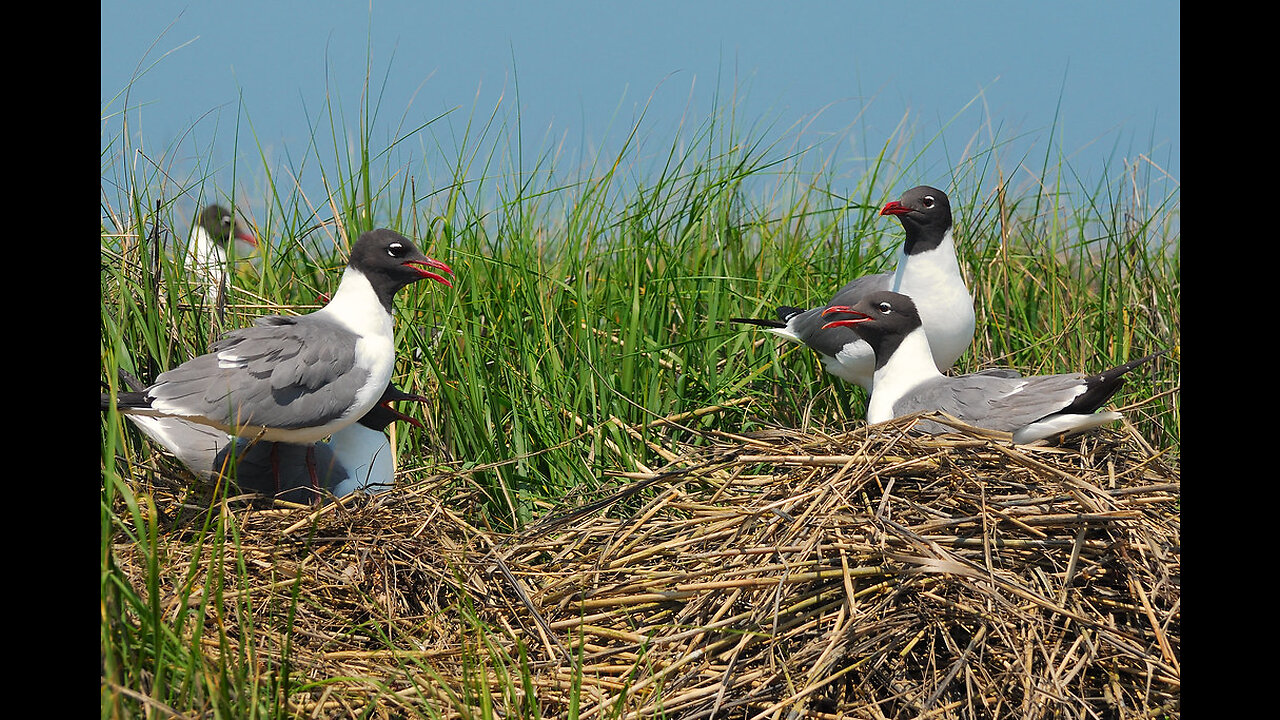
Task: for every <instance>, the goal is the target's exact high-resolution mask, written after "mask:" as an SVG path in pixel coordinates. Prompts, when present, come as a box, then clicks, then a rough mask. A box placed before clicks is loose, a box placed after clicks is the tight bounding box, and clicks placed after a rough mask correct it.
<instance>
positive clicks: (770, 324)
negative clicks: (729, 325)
mask: <svg viewBox="0 0 1280 720" xmlns="http://www.w3.org/2000/svg"><path fill="white" fill-rule="evenodd" d="M729 322H735V323H743V324H746V325H759V326H760V327H767V328H782V327H786V326H787V324H786V323H784V322H778V321H777V320H765V319H764V318H729Z"/></svg>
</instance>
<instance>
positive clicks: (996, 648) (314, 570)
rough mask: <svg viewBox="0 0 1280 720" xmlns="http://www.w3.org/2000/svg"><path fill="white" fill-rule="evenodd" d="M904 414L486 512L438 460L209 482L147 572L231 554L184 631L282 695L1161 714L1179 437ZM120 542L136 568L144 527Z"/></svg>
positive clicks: (941, 712) (707, 451) (576, 706)
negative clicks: (1049, 432) (273, 496)
mask: <svg viewBox="0 0 1280 720" xmlns="http://www.w3.org/2000/svg"><path fill="white" fill-rule="evenodd" d="M905 427H906V425H905V424H904V423H893V424H889V425H887V426H880V427H876V428H871V429H868V428H866V427H865V426H860V427H856V428H854V429H852V430H849V431H842V432H840V433H821V432H808V433H801V432H788V431H779V432H771V433H767V434H757V435H754V436H750V437H746V436H731V435H726V434H717V435H716V436H715V438H713V439H710V440H706V439H704V440H703V442H702V443H701V444H699V445H697V446H688V447H683V446H679V445H677V444H675V443H674V442H671V443H668V444H667V445H665V446H664V451H665V455H666V456H667V457H668V460H669V465H668V466H667V467H666V468H665V469H663V470H661V471H658V472H638V473H632V474H629V476H628V477H625V478H621V479H620V482H619V486H618V489H617V490H616V491H615V492H614V493H613V494H612V495H607V496H600V497H592V498H586V497H580V498H572V499H570V501H569V502H566V503H565V504H563V505H561V506H558V507H556V508H554V509H552V510H551V511H550V512H549V513H547V514H546V515H545V516H544V518H543V519H541V520H539V521H538V522H536V523H534V524H532V525H530V526H528V527H527V528H526V529H524V530H523V531H521V532H519V533H517V534H503V533H497V532H494V531H491V530H489V529H486V528H484V527H478V526H476V525H475V524H474V523H475V521H474V519H473V518H474V515H472V514H469V513H468V512H467V507H466V501H465V496H459V495H458V494H457V493H456V492H448V493H446V492H444V491H443V489H444V488H445V487H451V488H456V487H458V486H459V484H460V483H458V482H457V479H458V478H457V475H456V474H455V475H437V476H434V477H432V478H429V479H424V480H420V481H417V482H414V483H411V484H408V485H406V486H404V487H400V488H397V489H395V490H393V491H390V492H386V493H383V494H380V495H377V496H373V497H370V498H366V497H363V496H359V497H356V498H349V499H344V500H343V501H342V502H340V503H338V504H334V505H329V506H326V507H323V508H320V509H316V508H306V507H278V508H275V509H269V510H263V509H259V508H252V507H248V506H244V505H238V504H236V503H231V502H224V503H221V504H220V508H221V509H220V512H222V513H224V514H225V515H228V516H230V515H234V517H235V524H236V528H237V529H236V532H237V533H238V536H239V537H238V542H237V543H235V545H234V547H233V546H230V545H223V546H216V545H214V544H211V543H191V542H188V541H185V540H184V539H183V538H182V537H180V533H174V536H173V537H170V538H168V539H167V540H163V542H165V543H166V547H164V549H163V552H161V553H159V554H160V555H161V556H162V557H164V558H165V560H164V562H165V563H166V565H167V566H168V568H170V569H168V570H167V569H166V568H162V569H161V574H162V576H163V578H168V579H169V580H172V582H173V585H172V586H170V587H168V588H167V590H168V592H169V593H170V594H171V595H170V596H171V597H172V596H173V593H175V592H176V590H177V587H178V585H179V584H181V583H186V584H194V585H195V586H197V587H198V586H201V585H202V584H210V583H208V582H207V578H203V577H196V578H192V576H191V573H192V572H193V568H195V571H194V572H195V573H196V575H205V574H209V573H213V572H215V568H228V567H232V566H233V565H235V566H238V567H239V568H240V570H239V571H238V572H239V573H240V575H239V576H238V578H239V579H238V580H237V582H239V583H241V585H240V586H237V587H236V589H235V591H234V592H231V591H230V589H228V591H227V594H226V595H224V596H221V597H220V598H219V602H222V603H224V604H225V603H233V602H236V600H235V599H234V598H240V600H241V601H242V602H244V601H247V603H248V604H249V605H250V606H251V610H250V611H249V612H250V615H251V618H252V622H251V623H249V625H250V626H251V627H252V632H251V633H244V632H243V630H244V628H245V627H246V623H244V622H240V623H235V622H230V621H224V622H222V623H217V622H213V621H209V622H206V623H205V624H204V626H203V627H201V628H200V630H199V632H202V633H203V634H204V635H205V638H204V640H205V645H206V647H208V648H210V649H209V650H208V652H209V653H210V654H211V655H216V654H217V653H238V654H240V655H248V656H249V657H256V658H257V659H258V662H259V663H263V662H265V661H268V660H270V661H272V662H274V664H275V666H276V667H280V666H281V665H282V664H283V665H287V666H288V667H289V668H291V670H290V672H291V673H292V675H291V680H292V681H293V685H292V686H291V687H292V688H293V689H292V691H291V693H290V694H289V696H288V702H289V703H290V705H291V706H292V708H291V714H296V715H298V716H304V715H305V716H307V717H347V716H356V715H358V716H361V717H402V716H405V715H406V714H411V715H416V714H418V713H420V712H422V711H423V708H424V707H428V708H430V712H431V713H432V716H439V717H470V716H472V711H473V710H475V709H478V708H486V707H488V708H494V709H496V710H497V714H498V715H499V716H507V717H510V716H514V715H521V716H533V714H534V713H533V712H530V710H531V709H532V708H534V707H536V709H537V711H538V712H539V713H540V715H541V717H547V718H550V717H564V716H566V715H568V714H569V713H570V712H571V709H572V710H573V711H576V712H577V716H578V717H580V718H650V717H656V716H662V717H671V718H712V717H715V718H879V717H891V718H896V717H912V718H917V717H944V718H993V717H1018V718H1041V717H1081V718H1085V717H1089V718H1093V717H1103V718H1107V717H1114V718H1128V717H1148V716H1151V715H1156V714H1164V715H1166V716H1170V717H1177V716H1179V715H1180V707H1179V706H1180V697H1181V693H1180V655H1181V651H1180V627H1181V615H1180V595H1181V580H1180V547H1179V537H1178V534H1179V502H1180V501H1179V496H1180V492H1179V477H1178V475H1179V469H1178V467H1177V461H1176V459H1175V460H1172V461H1170V460H1168V459H1166V458H1164V457H1163V456H1162V454H1161V453H1158V452H1155V451H1153V450H1152V449H1151V448H1150V447H1148V446H1147V445H1146V444H1145V443H1144V442H1143V441H1142V440H1141V438H1140V437H1138V436H1137V434H1136V433H1135V432H1133V430H1132V428H1127V429H1124V430H1116V431H1104V432H1097V433H1093V434H1091V435H1089V436H1087V437H1086V438H1084V439H1082V440H1076V441H1074V442H1071V443H1068V444H1067V445H1065V446H1062V447H1026V446H1015V445H1011V444H1009V443H1008V442H1007V441H1004V440H1001V439H993V438H987V437H981V436H979V435H976V434H974V433H972V432H961V433H957V434H954V435H947V436H939V437H930V438H920V437H916V436H912V435H909V434H907V433H905V432H903V430H904V429H905ZM115 554H116V562H117V563H118V564H119V565H120V566H121V567H122V568H123V569H124V571H125V572H126V574H130V575H131V576H134V577H135V578H136V581H137V582H138V583H142V582H143V580H142V578H143V577H144V574H145V572H146V559H145V558H144V557H143V556H142V555H141V554H140V551H139V550H138V549H137V547H136V546H134V545H127V544H121V545H118V546H116V548H115ZM194 554H199V555H200V556H201V557H193V555H194ZM162 582H166V580H163V579H162ZM212 584H216V583H212ZM188 586H190V585H188ZM199 595H200V594H199V593H196V597H194V598H190V599H188V600H187V602H188V603H194V602H201V600H200V597H199ZM223 612H224V613H231V612H232V611H231V610H224V611H223ZM209 615H210V616H214V615H219V613H209ZM248 646H252V647H248ZM286 655H287V660H286ZM267 664H271V662H268V663H267Z"/></svg>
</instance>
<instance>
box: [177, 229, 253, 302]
mask: <svg viewBox="0 0 1280 720" xmlns="http://www.w3.org/2000/svg"><path fill="white" fill-rule="evenodd" d="M257 247H258V239H257V238H256V237H254V235H253V233H251V232H249V231H247V230H245V229H244V226H242V225H241V224H240V222H239V221H238V220H237V219H236V216H235V214H233V213H232V212H231V211H230V210H228V209H226V208H224V207H223V206H221V205H216V204H215V205H210V206H208V207H206V208H205V209H204V210H202V211H201V212H200V215H199V216H197V217H196V222H195V224H194V225H193V226H192V227H191V239H190V241H189V242H188V243H187V250H186V253H185V263H184V264H185V265H186V268H187V269H188V270H189V271H191V272H193V273H195V274H196V275H197V277H199V279H200V282H201V283H203V284H204V286H205V299H206V300H207V301H208V302H209V305H210V306H212V307H215V308H218V309H219V310H220V309H221V307H222V302H221V298H222V297H223V296H224V295H225V294H226V287H227V262H228V260H229V258H228V254H227V251H228V250H232V251H234V253H235V257H238V258H243V257H248V256H249V255H250V254H252V253H253V251H254V250H256V249H257Z"/></svg>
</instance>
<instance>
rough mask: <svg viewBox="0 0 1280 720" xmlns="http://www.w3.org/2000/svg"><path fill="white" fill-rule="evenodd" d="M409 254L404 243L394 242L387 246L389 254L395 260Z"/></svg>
mask: <svg viewBox="0 0 1280 720" xmlns="http://www.w3.org/2000/svg"><path fill="white" fill-rule="evenodd" d="M407 252H408V250H406V249H405V247H404V243H398V242H393V243H391V244H390V245H388V246H387V254H388V255H390V256H391V257H393V258H398V257H404V255H405V253H407Z"/></svg>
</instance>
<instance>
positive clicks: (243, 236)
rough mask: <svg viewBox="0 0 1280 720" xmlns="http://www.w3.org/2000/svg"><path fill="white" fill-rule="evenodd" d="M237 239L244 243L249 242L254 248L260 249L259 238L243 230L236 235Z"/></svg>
mask: <svg viewBox="0 0 1280 720" xmlns="http://www.w3.org/2000/svg"><path fill="white" fill-rule="evenodd" d="M236 238H237V239H239V240H241V241H243V242H247V243H249V244H250V245H252V246H254V247H258V238H256V237H254V236H253V235H252V234H250V233H247V232H245V231H243V230H241V231H239V232H237V233H236Z"/></svg>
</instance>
